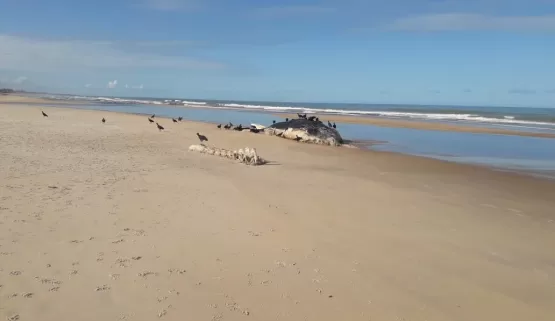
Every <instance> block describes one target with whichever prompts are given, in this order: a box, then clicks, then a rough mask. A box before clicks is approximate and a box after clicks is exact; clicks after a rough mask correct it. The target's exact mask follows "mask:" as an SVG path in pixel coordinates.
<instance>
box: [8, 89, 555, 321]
mask: <svg viewBox="0 0 555 321" xmlns="http://www.w3.org/2000/svg"><path fill="white" fill-rule="evenodd" d="M0 99H1V98H0ZM44 110H45V111H46V112H47V113H48V114H49V115H50V117H49V118H43V117H42V116H41V114H40V109H39V108H37V107H23V106H12V105H9V104H0V169H1V171H0V320H3V319H8V320H21V321H26V320H33V321H34V320H41V321H50V320H52V321H59V320H91V321H92V320H95V321H97V320H145V321H146V320H156V319H158V318H160V319H161V320H179V321H181V320H249V319H250V320H319V321H322V320H323V321H326V320H330V321H331V320H333V321H336V320H365V321H367V320H392V321H399V320H406V321H409V320H429V321H433V320H438V321H449V320H488V321H489V320H500V321H501V320H502V321H510V320H514V321H522V320H534V321H543V320H545V321H552V320H555V305H554V304H553V302H555V278H554V276H555V254H554V252H553V249H554V248H555V233H554V232H555V221H554V220H555V211H554V210H553V209H554V208H555V198H554V197H553V196H554V194H553V193H554V191H555V183H553V182H550V181H546V180H541V179H536V178H531V177H526V176H520V175H517V174H511V173H501V172H494V171H491V170H489V169H484V168H480V167H475V166H466V165H459V164H451V163H446V162H441V161H435V160H429V159H423V158H417V157H410V156H405V155H398V154H392V153H378V152H370V151H362V150H354V149H347V148H332V147H324V146H315V145H308V144H302V143H295V142H292V141H287V140H283V139H280V138H277V137H269V136H265V135H255V134H250V133H239V132H234V131H223V130H222V131H220V130H217V129H216V128H215V127H214V126H212V125H208V124H200V123H193V122H182V123H178V124H173V123H172V122H171V121H168V120H166V119H164V120H160V122H161V124H162V125H164V126H165V127H166V128H167V130H166V131H165V132H158V131H157V130H156V128H155V127H154V125H152V124H149V123H148V121H147V119H146V117H141V116H134V115H125V114H116V113H105V112H98V111H85V110H72V109H57V108H44ZM102 117H106V119H107V123H106V124H104V125H103V124H102V123H101V122H100V119H101V118H102ZM196 132H201V133H203V134H205V135H206V136H208V138H209V140H210V141H209V144H213V145H215V146H218V147H225V148H238V147H245V146H251V147H256V148H257V149H258V152H259V153H260V155H262V156H263V157H265V158H267V159H269V160H271V161H272V162H273V164H271V165H265V166H260V167H249V166H245V165H242V164H237V163H233V162H230V161H228V160H226V159H222V158H218V157H213V156H208V155H201V154H197V153H190V152H188V151H187V147H188V146H189V145H190V144H193V143H196V136H195V133H196Z"/></svg>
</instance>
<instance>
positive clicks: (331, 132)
mask: <svg viewBox="0 0 555 321" xmlns="http://www.w3.org/2000/svg"><path fill="white" fill-rule="evenodd" d="M264 132H265V133H266V134H268V135H277V136H281V137H283V138H288V139H296V138H297V137H300V141H302V142H307V143H313V144H320V145H330V146H340V145H341V144H343V138H342V137H341V135H340V134H339V132H338V131H337V130H336V129H335V128H331V127H328V126H326V125H325V124H324V123H322V122H321V121H310V120H307V119H292V120H290V121H286V122H279V123H275V124H273V125H271V126H269V127H267V128H266V129H265V130H264Z"/></svg>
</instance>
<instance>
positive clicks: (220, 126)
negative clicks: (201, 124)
mask: <svg viewBox="0 0 555 321" xmlns="http://www.w3.org/2000/svg"><path fill="white" fill-rule="evenodd" d="M216 127H218V129H221V128H222V124H219V125H218V126H216ZM224 127H225V126H224Z"/></svg>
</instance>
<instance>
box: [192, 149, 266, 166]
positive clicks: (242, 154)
mask: <svg viewBox="0 0 555 321" xmlns="http://www.w3.org/2000/svg"><path fill="white" fill-rule="evenodd" d="M189 151H193V152H199V153H203V154H209V155H215V156H220V157H225V158H229V159H233V160H236V161H238V162H240V163H243V164H247V165H263V164H266V160H264V159H263V158H262V157H260V156H258V154H257V153H256V149H254V148H250V147H245V148H244V149H243V148H242V149H239V150H227V149H223V148H217V147H210V146H206V145H191V146H189Z"/></svg>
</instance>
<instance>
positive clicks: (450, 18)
mask: <svg viewBox="0 0 555 321" xmlns="http://www.w3.org/2000/svg"><path fill="white" fill-rule="evenodd" d="M385 29H388V30H398V31H464V30H492V31H548V32H555V15H544V16H488V15H482V14H472V13H442V14H430V15H421V16H416V17H410V18H401V19H397V20H395V21H394V22H393V23H391V24H389V25H387V26H386V27H385Z"/></svg>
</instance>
